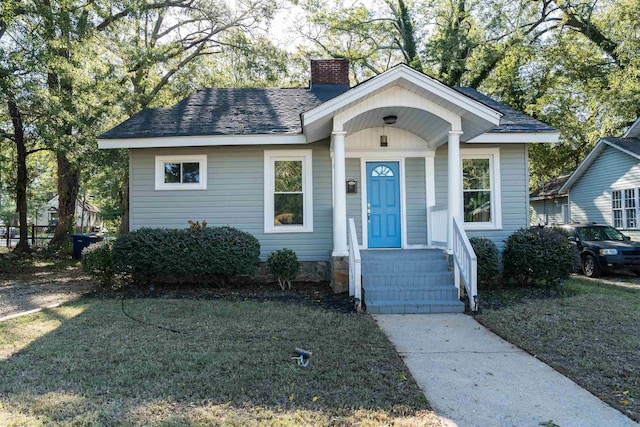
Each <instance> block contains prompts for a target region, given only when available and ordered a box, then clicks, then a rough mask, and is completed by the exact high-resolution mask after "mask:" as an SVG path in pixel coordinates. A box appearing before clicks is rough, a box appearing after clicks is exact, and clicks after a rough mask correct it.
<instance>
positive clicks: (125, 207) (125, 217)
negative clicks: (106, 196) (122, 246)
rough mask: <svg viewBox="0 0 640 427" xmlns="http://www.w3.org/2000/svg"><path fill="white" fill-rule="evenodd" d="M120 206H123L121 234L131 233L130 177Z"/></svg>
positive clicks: (121, 197)
mask: <svg viewBox="0 0 640 427" xmlns="http://www.w3.org/2000/svg"><path fill="white" fill-rule="evenodd" d="M120 205H121V206H122V219H121V221H120V230H118V231H119V232H120V234H126V233H128V232H129V177H128V176H127V179H126V180H125V182H124V184H123V188H122V191H121V192H120Z"/></svg>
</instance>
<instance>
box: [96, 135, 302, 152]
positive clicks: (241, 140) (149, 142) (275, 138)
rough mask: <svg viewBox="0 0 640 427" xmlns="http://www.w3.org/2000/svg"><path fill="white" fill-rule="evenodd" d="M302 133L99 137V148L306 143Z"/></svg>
mask: <svg viewBox="0 0 640 427" xmlns="http://www.w3.org/2000/svg"><path fill="white" fill-rule="evenodd" d="M306 143H307V138H305V136H304V135H302V134H295V135H288V134H275V135H206V136H168V137H162V138H121V139H98V148H100V149H109V148H169V147H205V146H206V147H209V146H224V145H296V144H306Z"/></svg>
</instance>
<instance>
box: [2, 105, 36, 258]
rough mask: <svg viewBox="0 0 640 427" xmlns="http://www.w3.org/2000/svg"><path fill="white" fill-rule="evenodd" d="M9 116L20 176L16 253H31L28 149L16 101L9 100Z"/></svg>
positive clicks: (18, 183) (17, 184)
mask: <svg viewBox="0 0 640 427" xmlns="http://www.w3.org/2000/svg"><path fill="white" fill-rule="evenodd" d="M7 106H8V108H9V115H10V116H11V122H12V124H13V131H14V141H15V143H16V151H17V154H18V158H17V161H18V171H17V172H18V174H17V180H16V207H17V209H18V215H19V225H20V240H19V241H18V245H17V246H16V248H15V251H16V252H24V253H29V252H31V249H30V248H29V227H28V225H27V183H28V175H27V147H26V145H25V141H24V127H23V124H22V115H21V114H20V109H19V108H18V104H17V103H16V101H15V99H13V98H9V100H8V101H7Z"/></svg>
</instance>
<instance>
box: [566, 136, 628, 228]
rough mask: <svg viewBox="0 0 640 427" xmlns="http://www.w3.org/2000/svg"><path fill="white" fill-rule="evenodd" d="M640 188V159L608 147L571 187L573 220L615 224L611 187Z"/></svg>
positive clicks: (616, 188)
mask: <svg viewBox="0 0 640 427" xmlns="http://www.w3.org/2000/svg"><path fill="white" fill-rule="evenodd" d="M637 187H640V161H638V159H636V158H634V157H632V156H630V155H628V154H626V153H623V152H622V151H620V150H618V149H616V148H613V147H610V146H606V147H605V148H604V149H603V151H602V152H601V153H600V155H599V156H598V158H597V159H596V160H594V162H593V163H592V164H591V165H590V166H589V168H588V169H587V170H586V171H585V172H584V174H583V175H582V176H581V177H580V179H578V181H577V182H576V183H574V184H573V186H572V187H571V188H570V189H569V200H570V205H571V221H572V222H576V223H578V222H597V223H601V224H609V225H613V220H612V214H611V190H612V189H613V190H624V189H627V188H637Z"/></svg>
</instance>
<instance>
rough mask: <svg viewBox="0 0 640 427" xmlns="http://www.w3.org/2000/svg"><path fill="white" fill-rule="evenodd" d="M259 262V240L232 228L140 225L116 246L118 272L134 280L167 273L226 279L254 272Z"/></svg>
mask: <svg viewBox="0 0 640 427" xmlns="http://www.w3.org/2000/svg"><path fill="white" fill-rule="evenodd" d="M259 261H260V243H259V242H258V239H256V238H255V237H253V236H252V235H251V234H249V233H245V232H244V231H240V230H238V229H236V228H233V227H210V228H206V229H203V230H195V231H194V230H175V229H164V228H141V229H139V230H136V231H132V232H131V233H128V234H125V235H122V236H120V237H119V238H118V240H116V241H115V243H114V245H113V263H114V269H115V271H116V272H117V273H121V274H130V275H132V277H133V279H134V280H141V279H149V278H151V277H154V276H166V275H178V276H192V277H193V278H196V279H198V278H202V277H206V276H217V277H219V278H221V279H223V280H227V279H229V278H231V277H233V276H239V275H253V274H254V273H255V272H256V269H257V267H258V263H259Z"/></svg>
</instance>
